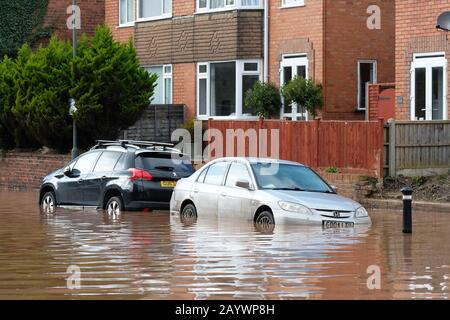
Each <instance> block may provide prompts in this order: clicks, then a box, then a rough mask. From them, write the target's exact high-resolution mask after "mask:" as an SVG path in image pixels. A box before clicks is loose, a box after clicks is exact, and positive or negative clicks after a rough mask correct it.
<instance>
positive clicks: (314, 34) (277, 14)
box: [269, 0, 324, 86]
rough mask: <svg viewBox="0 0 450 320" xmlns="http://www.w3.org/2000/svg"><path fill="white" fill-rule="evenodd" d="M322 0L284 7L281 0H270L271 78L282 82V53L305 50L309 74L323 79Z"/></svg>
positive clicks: (276, 82) (303, 51) (271, 80)
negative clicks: (280, 71) (280, 70)
mask: <svg viewBox="0 0 450 320" xmlns="http://www.w3.org/2000/svg"><path fill="white" fill-rule="evenodd" d="M323 33H324V24H323V0H307V1H306V5H305V6H304V7H293V8H281V0H272V1H270V11H269V82H272V83H274V84H275V85H277V86H278V85H280V73H279V69H280V62H281V58H282V55H283V54H290V53H306V54H307V55H308V59H309V75H310V77H312V78H313V79H315V80H316V81H317V82H319V83H322V82H323Z"/></svg>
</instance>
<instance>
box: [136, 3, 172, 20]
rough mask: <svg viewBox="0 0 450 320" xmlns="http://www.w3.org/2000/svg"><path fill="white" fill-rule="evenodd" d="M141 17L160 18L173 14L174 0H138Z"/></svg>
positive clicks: (139, 15) (144, 18)
mask: <svg viewBox="0 0 450 320" xmlns="http://www.w3.org/2000/svg"><path fill="white" fill-rule="evenodd" d="M138 13H139V14H138V17H139V19H141V20H142V19H143V20H146V19H147V20H148V19H160V18H168V17H170V16H171V15H172V0H138Z"/></svg>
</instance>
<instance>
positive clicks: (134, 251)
mask: <svg viewBox="0 0 450 320" xmlns="http://www.w3.org/2000/svg"><path fill="white" fill-rule="evenodd" d="M35 198H36V197H35V195H34V194H30V193H10V192H8V193H1V192H0V219H1V222H2V223H1V224H0V298H4V299H5V298H6V299H15V298H28V299H40V298H57V299H76V298H111V299H113V298H121V299H127V298H130V299H221V298H223V299H243V298H245V299H303V298H307V299H392V298H395V299H405V298H406V299H427V298H439V299H447V298H448V293H449V286H448V283H449V277H450V270H449V268H450V242H449V237H450V233H449V232H448V231H449V228H450V224H449V222H450V215H449V214H437V213H436V214H432V213H416V214H415V220H414V233H413V234H412V235H406V236H405V235H403V234H402V233H401V215H400V214H399V213H397V212H374V213H373V214H372V217H373V225H372V226H370V227H369V226H358V227H356V228H355V229H329V230H323V229H322V228H321V227H314V226H282V225H279V226H278V225H277V226H276V227H275V228H274V229H273V230H272V229H270V228H269V229H268V228H261V226H259V225H254V224H253V223H246V222H242V221H239V220H231V219H227V218H226V217H220V218H217V217H216V218H212V217H208V218H206V219H202V218H200V219H195V218H192V217H188V218H181V217H179V216H170V215H169V214H168V213H167V212H156V213H145V212H133V213H124V214H122V215H120V216H110V215H108V214H106V213H103V212H100V211H96V210H88V209H82V208H79V209H76V210H72V209H70V210H69V209H64V208H58V209H57V210H56V212H55V213H53V214H46V213H41V212H40V211H39V208H38V206H37V205H36V199H35ZM6 200H8V201H6ZM17 203H20V204H21V206H20V209H18V207H17V205H16V204H17ZM371 265H376V266H379V268H380V269H381V290H369V289H368V288H367V278H368V277H369V275H368V274H367V268H368V267H369V266H371ZM69 266H78V267H80V269H81V288H80V289H79V290H69V289H68V288H67V286H66V278H67V277H68V276H69V274H68V273H67V268H68V267H69Z"/></svg>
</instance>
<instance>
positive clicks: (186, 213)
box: [180, 203, 197, 218]
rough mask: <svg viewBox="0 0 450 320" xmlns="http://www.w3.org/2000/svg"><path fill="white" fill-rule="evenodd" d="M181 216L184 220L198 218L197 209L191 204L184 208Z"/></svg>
mask: <svg viewBox="0 0 450 320" xmlns="http://www.w3.org/2000/svg"><path fill="white" fill-rule="evenodd" d="M180 215H181V217H182V218H197V209H195V206H194V205H193V204H192V203H189V204H187V205H185V206H184V208H183V210H181V214H180Z"/></svg>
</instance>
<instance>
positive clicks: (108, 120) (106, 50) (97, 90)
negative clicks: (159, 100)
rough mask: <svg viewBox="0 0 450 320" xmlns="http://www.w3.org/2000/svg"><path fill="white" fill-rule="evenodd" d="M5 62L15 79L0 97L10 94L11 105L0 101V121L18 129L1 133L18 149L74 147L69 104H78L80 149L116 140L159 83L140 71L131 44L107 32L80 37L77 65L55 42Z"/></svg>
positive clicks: (63, 149) (68, 50)
mask: <svg viewBox="0 0 450 320" xmlns="http://www.w3.org/2000/svg"><path fill="white" fill-rule="evenodd" d="M5 61H7V62H3V63H5V65H9V66H8V67H11V66H10V65H11V64H12V66H14V67H15V70H16V71H15V72H16V74H14V76H13V77H12V79H14V80H13V81H12V82H11V81H10V82H11V83H8V84H7V85H5V88H3V89H2V88H0V92H2V91H1V90H4V91H5V92H10V96H14V101H13V102H11V101H12V99H11V98H8V99H6V98H5V99H2V100H0V104H1V106H0V121H1V119H3V117H2V115H3V116H4V117H5V118H8V117H10V116H11V115H12V118H13V119H14V121H15V123H14V127H15V128H18V129H15V131H14V132H12V129H13V128H12V126H6V125H2V128H6V131H8V133H9V134H10V135H14V136H15V142H16V146H18V145H23V144H24V141H27V142H29V143H31V144H32V145H35V144H36V143H35V141H37V142H38V145H44V146H47V147H50V148H54V149H56V150H58V151H60V152H66V151H68V150H70V148H71V145H72V143H71V141H72V117H71V116H70V115H69V98H71V97H73V98H75V100H76V107H77V112H76V113H75V114H74V116H73V117H74V119H75V120H76V123H77V127H78V129H79V130H78V138H79V147H80V148H82V149H83V148H87V147H88V146H90V145H92V144H93V143H94V141H95V140H97V139H115V138H117V136H118V135H119V132H120V131H121V130H123V129H126V128H127V127H129V126H130V125H132V124H134V123H135V122H136V121H137V120H138V119H139V117H140V116H141V114H142V111H143V110H144V109H145V107H146V106H148V104H149V101H150V98H151V96H152V95H153V92H154V87H155V83H156V79H157V76H156V75H150V74H148V73H147V72H146V71H145V70H144V69H142V68H141V67H140V65H139V61H138V58H137V54H136V51H135V49H134V47H133V45H132V43H131V42H129V43H127V44H122V43H118V42H115V41H114V40H113V38H112V34H111V32H110V31H109V29H108V28H107V27H105V26H102V27H99V28H98V29H97V32H96V34H95V36H94V37H93V38H92V39H90V40H88V38H87V37H85V36H84V37H82V39H81V40H80V43H79V47H78V55H77V57H76V58H75V59H73V58H72V47H71V45H70V44H69V43H67V42H63V41H61V40H59V39H57V38H55V37H54V38H52V39H51V40H50V43H49V45H48V46H47V47H44V48H40V49H39V50H37V51H36V52H35V53H33V52H31V50H30V48H29V47H28V45H24V46H23V47H22V49H21V50H20V51H19V54H18V57H17V59H16V61H15V62H12V61H11V60H9V59H7V60H5ZM5 69H7V67H3V68H1V67H0V72H1V73H2V74H4V75H3V77H8V79H10V78H11V77H10V75H9V73H8V72H6V71H5ZM13 69H14V68H13ZM1 77H2V75H0V78H1ZM8 90H10V91H8ZM8 97H9V96H8ZM11 103H12V107H11V106H10V105H11ZM2 110H3V111H2ZM1 123H2V124H3V123H6V121H1Z"/></svg>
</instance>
